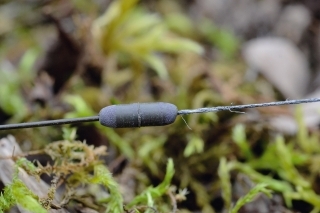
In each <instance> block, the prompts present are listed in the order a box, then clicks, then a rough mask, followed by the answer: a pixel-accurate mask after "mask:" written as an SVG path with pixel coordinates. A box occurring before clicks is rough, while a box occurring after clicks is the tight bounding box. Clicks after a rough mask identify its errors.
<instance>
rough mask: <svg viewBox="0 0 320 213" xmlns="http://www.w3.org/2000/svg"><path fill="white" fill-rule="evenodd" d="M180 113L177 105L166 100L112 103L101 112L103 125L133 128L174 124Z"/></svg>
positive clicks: (100, 117)
mask: <svg viewBox="0 0 320 213" xmlns="http://www.w3.org/2000/svg"><path fill="white" fill-rule="evenodd" d="M177 114H178V109H177V107H176V106H175V105H173V104H170V103H164V102H156V103H133V104H120V105H111V106H107V107H105V108H103V109H102V110H101V111H100V113H99V121H100V123H101V124H102V125H103V126H107V127H111V128H128V127H129V128H132V127H144V126H164V125H168V124H172V123H173V122H174V121H175V119H176V117H177Z"/></svg>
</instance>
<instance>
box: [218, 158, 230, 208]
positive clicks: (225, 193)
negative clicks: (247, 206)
mask: <svg viewBox="0 0 320 213" xmlns="http://www.w3.org/2000/svg"><path fill="white" fill-rule="evenodd" d="M218 175H219V178H220V182H221V189H222V198H223V200H224V203H225V208H226V209H230V207H231V190H232V189H231V183H230V168H229V166H228V164H227V160H226V158H224V157H223V158H221V159H220V164H219V168H218Z"/></svg>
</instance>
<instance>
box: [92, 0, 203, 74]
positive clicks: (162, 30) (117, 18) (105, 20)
mask: <svg viewBox="0 0 320 213" xmlns="http://www.w3.org/2000/svg"><path fill="white" fill-rule="evenodd" d="M137 3H138V0H119V1H114V2H112V3H111V5H110V6H109V8H108V9H107V11H106V12H105V14H104V15H102V16H101V17H100V18H99V19H97V20H96V21H95V23H94V25H93V30H92V31H93V34H94V37H95V40H96V41H97V42H98V44H99V46H100V47H101V49H102V51H103V53H104V54H105V55H110V54H116V55H118V54H121V55H123V57H122V59H124V58H126V57H130V58H131V60H134V61H136V62H143V63H145V64H147V65H149V66H150V67H151V68H153V69H154V70H155V71H156V72H157V74H158V75H159V76H160V77H161V78H167V77H168V73H167V68H166V66H165V65H164V63H163V60H162V59H161V56H160V55H159V53H161V52H167V53H180V52H185V51H191V52H195V53H198V54H201V53H202V52H203V49H202V47H201V46H200V45H198V44H196V43H195V42H194V41H191V40H189V39H186V38H181V37H179V36H177V35H174V34H173V33H172V32H170V31H169V30H168V27H167V26H166V25H165V24H164V22H163V21H161V18H160V17H159V16H157V15H154V14H153V15H152V14H149V13H147V12H146V11H145V10H144V9H142V8H140V7H139V6H137Z"/></svg>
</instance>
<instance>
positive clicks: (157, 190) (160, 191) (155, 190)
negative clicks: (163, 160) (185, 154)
mask: <svg viewBox="0 0 320 213" xmlns="http://www.w3.org/2000/svg"><path fill="white" fill-rule="evenodd" d="M173 175H174V167H173V161H172V159H169V160H168V164H167V169H166V175H165V177H164V180H163V182H162V183H161V184H160V185H158V186H156V187H149V188H148V189H146V190H145V191H144V192H142V193H141V194H140V195H138V196H136V197H135V198H134V199H133V200H132V201H131V202H130V203H129V204H128V205H127V206H128V208H131V207H133V206H134V205H136V204H139V203H140V204H144V205H146V204H148V202H151V201H150V199H149V196H150V195H151V198H152V199H153V200H154V199H157V198H159V197H161V196H162V195H164V194H165V193H166V192H167V190H168V188H169V186H170V183H171V180H172V178H173Z"/></svg>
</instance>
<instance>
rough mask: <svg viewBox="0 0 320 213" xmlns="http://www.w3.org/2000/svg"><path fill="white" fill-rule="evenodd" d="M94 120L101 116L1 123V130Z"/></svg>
mask: <svg viewBox="0 0 320 213" xmlns="http://www.w3.org/2000/svg"><path fill="white" fill-rule="evenodd" d="M93 121H99V116H91V117H83V118H69V119H58V120H48V121H37V122H29V123H19V124H6V125H0V130H8V129H24V128H34V127H42V126H56V125H62V124H75V123H84V122H93Z"/></svg>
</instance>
